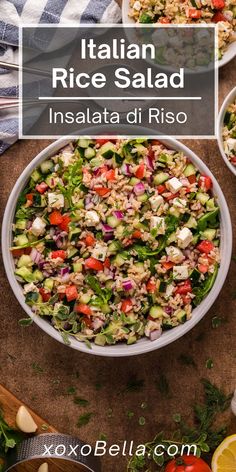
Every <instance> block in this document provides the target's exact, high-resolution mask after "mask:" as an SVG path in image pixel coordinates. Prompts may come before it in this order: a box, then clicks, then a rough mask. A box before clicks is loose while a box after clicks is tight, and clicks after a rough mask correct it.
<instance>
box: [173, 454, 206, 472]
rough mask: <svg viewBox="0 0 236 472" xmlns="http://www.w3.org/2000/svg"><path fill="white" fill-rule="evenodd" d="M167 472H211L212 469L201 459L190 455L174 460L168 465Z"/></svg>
mask: <svg viewBox="0 0 236 472" xmlns="http://www.w3.org/2000/svg"><path fill="white" fill-rule="evenodd" d="M165 472H211V469H210V467H209V466H208V465H207V463H206V462H205V461H203V460H202V459H201V458H200V457H196V456H194V455H191V454H190V455H183V456H181V457H176V458H175V459H172V460H171V461H170V462H168V464H167V465H166V467H165Z"/></svg>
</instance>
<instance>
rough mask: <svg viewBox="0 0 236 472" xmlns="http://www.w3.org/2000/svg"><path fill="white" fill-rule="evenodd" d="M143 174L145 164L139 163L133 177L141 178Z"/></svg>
mask: <svg viewBox="0 0 236 472" xmlns="http://www.w3.org/2000/svg"><path fill="white" fill-rule="evenodd" d="M144 175H145V165H144V164H140V165H139V166H138V168H137V170H136V172H135V177H137V179H143V178H144Z"/></svg>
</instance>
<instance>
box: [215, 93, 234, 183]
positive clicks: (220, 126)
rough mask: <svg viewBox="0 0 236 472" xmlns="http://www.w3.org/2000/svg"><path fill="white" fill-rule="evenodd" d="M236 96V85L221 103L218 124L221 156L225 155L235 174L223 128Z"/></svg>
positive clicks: (227, 163)
mask: <svg viewBox="0 0 236 472" xmlns="http://www.w3.org/2000/svg"><path fill="white" fill-rule="evenodd" d="M235 98H236V87H234V88H233V89H232V90H231V91H230V92H229V93H228V95H227V96H226V97H225V99H224V101H223V103H222V105H221V109H220V113H219V117H218V124H217V141H218V146H219V149H220V153H221V156H222V157H223V159H224V161H225V164H226V165H227V167H228V168H229V170H230V171H231V172H232V173H233V174H234V175H236V166H233V164H231V162H230V161H229V159H228V157H227V155H226V153H225V150H224V142H223V135H222V129H223V126H224V117H225V112H226V109H227V108H228V106H229V105H230V104H231V103H232V102H233V101H234V100H235Z"/></svg>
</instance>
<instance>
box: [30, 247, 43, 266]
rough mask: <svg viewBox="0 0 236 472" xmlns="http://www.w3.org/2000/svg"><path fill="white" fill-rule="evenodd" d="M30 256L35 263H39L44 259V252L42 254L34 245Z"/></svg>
mask: <svg viewBox="0 0 236 472" xmlns="http://www.w3.org/2000/svg"><path fill="white" fill-rule="evenodd" d="M30 257H31V259H32V261H33V262H34V263H35V264H39V262H41V261H42V254H41V252H39V251H37V249H35V247H33V249H32V251H31V253H30Z"/></svg>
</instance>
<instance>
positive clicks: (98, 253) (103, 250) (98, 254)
mask: <svg viewBox="0 0 236 472" xmlns="http://www.w3.org/2000/svg"><path fill="white" fill-rule="evenodd" d="M107 249H108V248H107V246H106V245H105V246H103V245H102V244H99V243H97V244H96V245H95V247H94V249H93V251H92V257H95V259H98V260H99V261H101V262H104V261H105V259H106V255H107Z"/></svg>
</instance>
